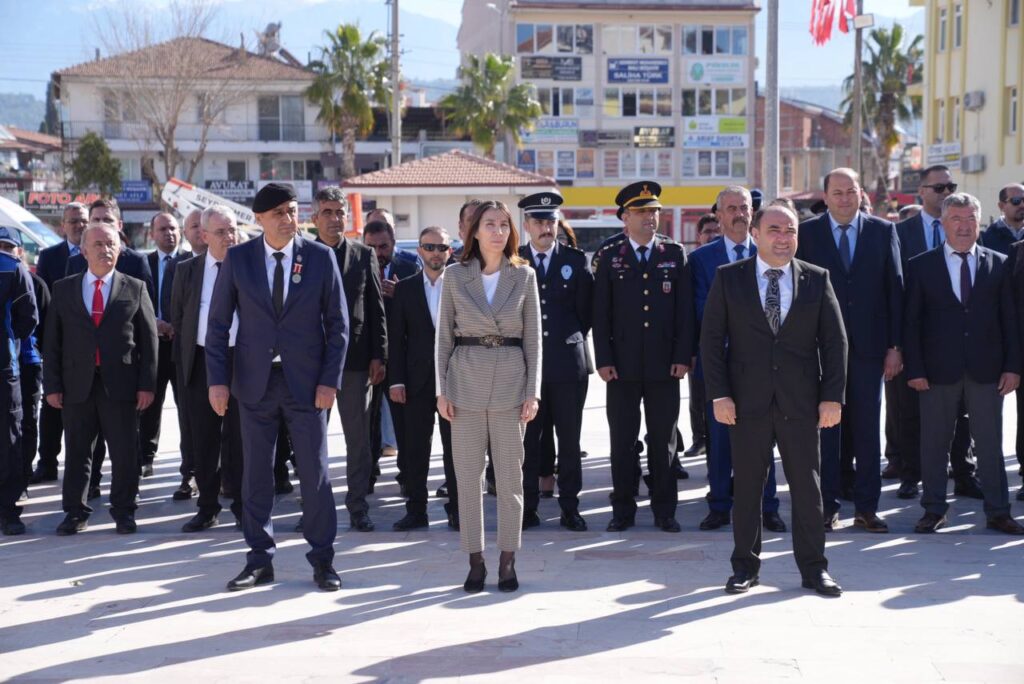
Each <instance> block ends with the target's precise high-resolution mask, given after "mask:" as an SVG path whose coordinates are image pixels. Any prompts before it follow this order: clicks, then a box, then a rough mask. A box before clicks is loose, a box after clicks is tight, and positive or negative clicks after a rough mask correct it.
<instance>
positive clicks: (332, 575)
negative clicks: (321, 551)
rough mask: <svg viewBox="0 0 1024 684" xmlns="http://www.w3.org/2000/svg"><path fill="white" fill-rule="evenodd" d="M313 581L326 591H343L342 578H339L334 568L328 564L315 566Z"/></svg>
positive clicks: (316, 564) (323, 563)
mask: <svg viewBox="0 0 1024 684" xmlns="http://www.w3.org/2000/svg"><path fill="white" fill-rule="evenodd" d="M313 581H314V582H316V586H318V587H320V588H321V589H323V590H324V591H338V590H339V589H341V577H339V576H338V573H337V571H336V570H335V569H334V566H333V565H331V564H330V563H327V562H322V563H315V564H314V565H313Z"/></svg>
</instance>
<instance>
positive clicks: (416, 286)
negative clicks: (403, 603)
mask: <svg viewBox="0 0 1024 684" xmlns="http://www.w3.org/2000/svg"><path fill="white" fill-rule="evenodd" d="M419 244H420V246H419V249H418V252H419V256H420V259H421V260H422V261H423V271H422V274H415V275H412V276H409V277H408V278H405V279H404V280H400V281H398V284H397V285H395V294H394V297H393V298H392V302H391V309H390V313H389V314H388V346H389V347H390V351H389V352H388V358H389V359H390V363H389V365H388V381H389V382H390V383H391V384H390V386H389V388H388V398H389V399H390V400H391V404H392V405H397V406H398V407H399V410H397V411H395V435H396V437H397V438H398V455H399V458H400V459H401V460H402V485H403V489H404V490H405V494H406V503H405V510H406V514H405V516H404V517H403V518H402V519H401V520H399V521H398V522H396V523H395V524H394V529H395V530H397V531H406V530H412V529H417V528H422V527H427V525H428V524H429V520H428V519H427V475H428V474H429V472H430V447H431V444H433V439H434V414H435V413H437V397H436V393H435V389H436V388H435V382H436V379H435V377H434V337H435V334H434V333H435V326H436V324H437V312H438V306H439V305H440V301H441V286H442V283H443V282H444V268H445V263H446V262H447V261H448V255H449V253H450V252H451V243H450V241H449V239H448V233H447V232H446V231H445V230H444V229H443V228H437V227H429V228H424V229H423V230H422V231H420V237H419ZM438 421H439V428H440V431H441V451H442V462H443V465H444V473H445V479H446V480H447V482H448V501H447V502H445V512H446V513H447V514H448V527H450V528H452V529H454V530H457V529H459V489H458V483H457V482H456V480H455V469H454V465H453V464H452V426H451V423H449V422H448V421H447V420H446V419H445V418H443V417H441V416H440V415H438Z"/></svg>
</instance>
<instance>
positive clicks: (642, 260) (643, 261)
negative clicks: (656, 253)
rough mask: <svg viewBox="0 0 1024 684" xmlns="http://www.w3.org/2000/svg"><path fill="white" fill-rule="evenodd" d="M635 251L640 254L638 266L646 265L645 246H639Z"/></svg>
mask: <svg viewBox="0 0 1024 684" xmlns="http://www.w3.org/2000/svg"><path fill="white" fill-rule="evenodd" d="M636 251H638V252H640V265H641V266H643V265H645V264H647V245H640V246H639V247H637V248H636Z"/></svg>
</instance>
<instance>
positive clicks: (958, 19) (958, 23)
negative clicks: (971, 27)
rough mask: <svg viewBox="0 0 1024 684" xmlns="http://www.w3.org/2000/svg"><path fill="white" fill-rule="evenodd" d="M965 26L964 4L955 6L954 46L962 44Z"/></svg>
mask: <svg viewBox="0 0 1024 684" xmlns="http://www.w3.org/2000/svg"><path fill="white" fill-rule="evenodd" d="M963 27H964V6H963V5H959V4H958V5H954V6H953V47H954V48H958V47H960V44H961V38H962V36H963Z"/></svg>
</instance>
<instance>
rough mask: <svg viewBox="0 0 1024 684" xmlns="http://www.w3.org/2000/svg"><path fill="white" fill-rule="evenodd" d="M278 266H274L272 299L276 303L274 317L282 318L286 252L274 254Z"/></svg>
mask: <svg viewBox="0 0 1024 684" xmlns="http://www.w3.org/2000/svg"><path fill="white" fill-rule="evenodd" d="M274 258H275V259H277V265H276V266H274V289H273V290H272V291H271V299H272V300H273V302H274V315H276V316H278V317H280V316H281V311H283V310H284V264H282V263H281V261H282V260H283V259H284V252H274Z"/></svg>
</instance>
